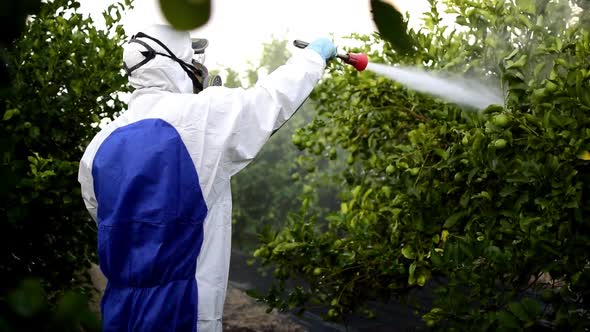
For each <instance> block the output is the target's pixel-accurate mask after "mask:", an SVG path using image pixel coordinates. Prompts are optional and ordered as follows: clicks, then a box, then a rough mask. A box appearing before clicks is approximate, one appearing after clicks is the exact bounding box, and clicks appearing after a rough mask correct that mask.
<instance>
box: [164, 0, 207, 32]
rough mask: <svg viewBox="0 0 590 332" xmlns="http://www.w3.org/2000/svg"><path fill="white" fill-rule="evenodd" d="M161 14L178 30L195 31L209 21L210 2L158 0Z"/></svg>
mask: <svg viewBox="0 0 590 332" xmlns="http://www.w3.org/2000/svg"><path fill="white" fill-rule="evenodd" d="M160 8H161V9H162V14H164V17H165V18H166V20H168V22H170V24H171V25H172V26H173V27H174V28H175V29H178V30H192V29H196V28H198V27H200V26H202V25H204V24H205V23H207V21H209V17H210V16H211V1H210V0H160Z"/></svg>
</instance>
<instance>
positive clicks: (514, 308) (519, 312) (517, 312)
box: [508, 302, 529, 322]
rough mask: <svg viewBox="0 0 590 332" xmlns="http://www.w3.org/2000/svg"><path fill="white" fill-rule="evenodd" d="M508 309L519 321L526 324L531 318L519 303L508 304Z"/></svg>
mask: <svg viewBox="0 0 590 332" xmlns="http://www.w3.org/2000/svg"><path fill="white" fill-rule="evenodd" d="M508 309H510V312H511V313H513V314H514V316H516V317H517V318H518V319H520V320H521V321H523V322H526V321H527V320H528V319H529V316H528V314H527V312H526V310H525V309H524V308H523V306H522V305H521V304H520V303H518V302H512V303H509V304H508Z"/></svg>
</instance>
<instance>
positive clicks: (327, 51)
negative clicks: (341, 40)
mask: <svg viewBox="0 0 590 332" xmlns="http://www.w3.org/2000/svg"><path fill="white" fill-rule="evenodd" d="M307 48H309V49H312V50H314V51H316V52H317V53H318V54H319V55H321V56H322V58H324V60H325V61H327V60H329V59H331V58H333V57H335V56H336V46H335V45H334V43H332V41H331V40H330V39H328V38H318V39H316V40H314V41H313V42H311V43H310V44H309V45H308V46H307Z"/></svg>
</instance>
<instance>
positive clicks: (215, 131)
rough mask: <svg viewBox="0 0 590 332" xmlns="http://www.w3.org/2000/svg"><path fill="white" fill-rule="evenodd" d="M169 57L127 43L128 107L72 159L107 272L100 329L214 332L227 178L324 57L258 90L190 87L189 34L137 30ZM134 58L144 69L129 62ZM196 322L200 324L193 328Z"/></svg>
mask: <svg viewBox="0 0 590 332" xmlns="http://www.w3.org/2000/svg"><path fill="white" fill-rule="evenodd" d="M144 32H145V34H146V35H147V36H149V37H154V38H155V39H158V40H160V41H162V42H163V43H164V44H165V45H166V46H167V48H169V49H170V51H171V52H172V53H173V54H174V56H175V57H177V59H174V58H170V57H166V56H155V57H154V58H152V59H151V60H150V61H145V62H144V63H143V64H141V63H142V61H143V59H145V58H146V57H145V54H146V53H145V44H146V43H147V44H148V45H149V46H151V48H153V49H155V50H156V52H163V53H165V52H164V51H165V50H163V49H162V48H161V47H160V46H159V45H158V44H157V43H154V42H153V41H152V40H151V39H150V38H139V40H141V41H142V42H139V43H131V44H128V45H126V47H125V55H124V60H125V64H126V66H127V68H128V69H129V68H131V69H132V73H131V74H130V78H129V79H130V82H131V84H132V85H133V86H134V87H135V88H136V90H135V92H134V93H133V95H132V97H131V100H130V102H129V108H128V110H127V111H126V112H124V113H123V114H122V115H121V116H120V117H118V118H117V119H115V120H114V121H113V122H112V123H110V124H109V125H108V126H107V127H106V128H104V129H103V130H102V131H101V132H100V133H99V134H97V136H96V137H95V138H94V139H93V140H92V142H91V143H90V145H89V146H88V148H87V149H86V152H85V154H84V156H83V158H82V160H81V163H80V172H79V180H80V183H81V185H82V192H83V197H84V201H85V203H86V205H87V207H88V209H89V211H90V213H91V215H92V216H93V217H94V219H95V220H96V221H97V223H98V254H99V264H100V267H101V270H102V271H103V273H104V274H105V276H106V277H107V279H108V285H107V289H106V291H105V294H104V297H103V301H102V304H101V309H102V313H103V330H104V331H195V330H197V329H198V330H199V331H221V317H222V313H223V302H224V299H225V290H226V285H227V279H228V272H229V258H230V245H231V190H230V178H231V176H232V175H234V174H235V173H237V172H238V171H239V170H241V169H243V168H244V167H245V166H246V165H247V164H248V163H249V162H250V161H251V160H252V159H253V158H254V157H255V156H256V154H257V153H258V151H259V150H260V149H261V148H262V146H263V144H264V143H265V142H266V141H267V140H268V138H269V136H270V135H271V133H272V132H273V131H274V130H277V129H278V128H279V127H280V126H281V125H282V123H284V122H285V121H286V120H287V119H288V118H290V117H291V116H292V114H293V113H294V112H295V111H296V109H297V108H298V107H299V106H300V105H301V104H302V103H303V101H304V100H305V98H306V97H307V96H308V95H309V93H310V92H311V90H312V89H313V87H314V86H315V84H316V83H317V81H318V80H319V78H320V76H321V74H322V72H323V69H324V66H325V62H324V58H322V57H320V56H318V53H319V52H314V51H309V50H307V51H302V52H300V54H298V55H296V56H294V57H293V58H292V59H291V60H290V61H289V64H287V65H285V66H283V67H281V68H279V69H278V70H277V71H275V72H274V73H272V74H271V75H269V76H268V77H267V78H266V79H265V80H263V81H261V82H259V83H258V84H257V86H256V87H254V88H252V89H248V90H244V89H228V88H223V87H210V88H207V89H205V90H203V91H202V92H200V93H199V94H197V95H195V94H193V93H192V92H193V86H194V80H191V78H190V77H189V76H188V75H187V73H186V68H185V67H184V66H182V65H181V64H180V65H179V63H178V61H176V60H181V61H183V62H185V63H190V59H191V57H192V49H191V48H190V44H191V43H190V37H189V35H188V33H180V32H177V31H174V30H172V29H170V28H168V27H166V26H155V27H151V28H149V29H147V30H145V31H144ZM138 64H141V66H137V65H138ZM197 320H198V324H197Z"/></svg>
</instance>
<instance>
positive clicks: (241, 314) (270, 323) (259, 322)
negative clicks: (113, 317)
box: [89, 265, 307, 332]
mask: <svg viewBox="0 0 590 332" xmlns="http://www.w3.org/2000/svg"><path fill="white" fill-rule="evenodd" d="M89 273H90V278H91V280H92V285H93V286H94V288H95V289H96V291H97V292H96V295H95V298H94V300H93V308H94V310H95V311H96V312H100V310H99V303H100V297H101V296H102V292H103V291H104V289H105V287H106V278H105V277H104V275H103V274H102V272H101V271H100V268H99V267H98V266H97V265H93V266H92V268H91V269H90V270H89ZM223 331H225V332H305V331H307V329H306V328H305V327H304V326H302V325H300V324H298V323H296V322H294V321H293V320H291V318H290V317H289V316H287V315H282V314H278V313H276V312H272V313H270V314H267V313H266V306H264V305H262V304H259V303H256V302H255V300H254V299H252V298H251V297H249V296H248V295H246V294H245V292H244V291H242V290H240V289H239V288H237V287H235V286H234V285H232V283H230V284H229V285H228V289H227V296H226V299H225V307H224V312H223Z"/></svg>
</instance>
